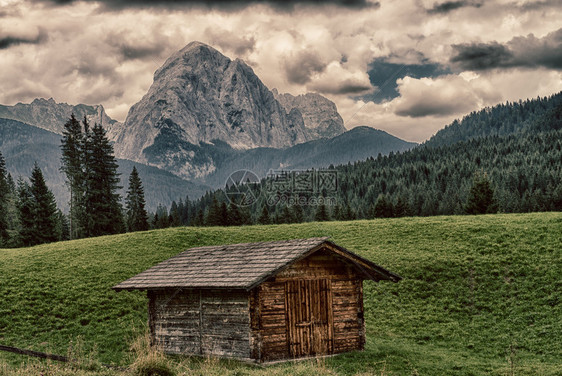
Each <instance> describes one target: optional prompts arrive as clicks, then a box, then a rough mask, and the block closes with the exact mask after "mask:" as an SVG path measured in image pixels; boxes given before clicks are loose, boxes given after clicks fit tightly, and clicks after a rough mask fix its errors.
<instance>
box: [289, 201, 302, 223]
mask: <svg viewBox="0 0 562 376" xmlns="http://www.w3.org/2000/svg"><path fill="white" fill-rule="evenodd" d="M291 211H292V213H291V216H292V217H293V220H294V221H295V223H302V222H304V211H303V210H302V206H300V205H299V204H295V205H293V207H292V210H291Z"/></svg>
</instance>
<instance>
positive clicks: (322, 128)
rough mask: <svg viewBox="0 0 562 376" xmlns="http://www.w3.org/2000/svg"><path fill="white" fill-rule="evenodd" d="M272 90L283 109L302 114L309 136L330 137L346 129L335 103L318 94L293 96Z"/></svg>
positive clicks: (315, 137) (314, 137)
mask: <svg viewBox="0 0 562 376" xmlns="http://www.w3.org/2000/svg"><path fill="white" fill-rule="evenodd" d="M272 92H273V95H274V96H275V99H277V101H278V102H279V103H280V104H281V106H283V108H284V109H285V111H287V112H290V111H292V110H298V111H299V112H300V113H301V114H302V117H303V120H304V125H305V126H306V128H307V130H308V132H309V134H310V136H311V138H313V139H317V138H331V137H335V136H338V135H340V134H342V133H343V132H345V131H346V129H345V126H344V125H343V119H342V118H341V116H340V114H339V113H338V109H337V108H336V105H335V103H334V102H332V101H330V100H329V99H327V98H325V97H323V96H321V95H320V94H316V93H308V94H304V95H298V96H294V95H291V94H279V92H278V91H277V89H273V91H272Z"/></svg>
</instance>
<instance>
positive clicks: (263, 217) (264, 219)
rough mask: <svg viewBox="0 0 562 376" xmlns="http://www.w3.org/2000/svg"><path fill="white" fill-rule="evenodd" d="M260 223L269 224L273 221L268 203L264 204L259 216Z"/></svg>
mask: <svg viewBox="0 0 562 376" xmlns="http://www.w3.org/2000/svg"><path fill="white" fill-rule="evenodd" d="M258 223H259V224H260V225H268V224H270V223H271V218H270V217H269V210H267V205H265V204H264V205H263V208H262V210H261V214H260V216H259V218H258Z"/></svg>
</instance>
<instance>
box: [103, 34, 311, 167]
mask: <svg viewBox="0 0 562 376" xmlns="http://www.w3.org/2000/svg"><path fill="white" fill-rule="evenodd" d="M110 136H111V138H112V139H113V140H114V141H115V143H116V146H115V152H116V155H117V156H118V157H120V158H127V159H131V160H135V161H139V162H147V163H149V164H152V165H156V166H158V167H163V168H166V169H168V170H170V171H172V172H174V173H176V174H177V175H179V176H183V177H201V176H204V175H206V174H208V173H210V172H212V171H213V170H214V168H215V163H214V161H213V157H212V156H210V155H203V154H202V153H199V147H200V145H201V143H204V144H213V143H215V141H222V142H226V143H227V144H228V145H230V146H231V147H233V148H236V149H251V148H255V147H263V146H267V147H274V148H283V147H289V146H292V145H295V144H298V143H302V142H305V141H308V140H309V139H310V137H309V134H308V132H307V129H306V127H305V125H304V122H303V119H302V116H301V115H300V113H297V112H292V113H289V114H287V112H286V111H285V110H284V108H283V107H282V106H281V105H280V104H279V102H278V101H277V100H275V97H274V96H273V94H272V93H271V91H269V89H268V88H267V87H266V86H265V85H264V84H263V83H262V82H261V81H260V79H259V78H258V77H257V76H256V75H255V74H254V72H253V70H252V68H250V67H249V66H248V65H246V64H245V63H244V62H243V61H241V60H239V59H236V60H231V59H229V58H228V57H226V56H224V55H222V54H221V53H220V52H218V51H217V50H215V49H213V48H212V47H209V46H207V45H205V44H202V43H199V42H192V43H190V44H189V45H187V46H186V47H185V48H183V49H182V50H180V51H178V52H176V53H175V54H174V55H172V56H171V57H170V58H169V59H168V60H167V61H166V62H165V63H164V65H163V66H162V67H160V68H159V69H158V70H157V71H156V73H155V74H154V82H153V84H152V86H151V87H150V89H149V90H148V93H147V94H146V95H145V96H144V97H143V98H142V99H141V101H140V102H138V103H137V104H135V105H134V106H133V107H132V108H131V109H130V111H129V114H128V115H127V119H126V121H125V123H124V124H123V126H121V127H118V128H115V129H114V130H113V131H112V132H110Z"/></svg>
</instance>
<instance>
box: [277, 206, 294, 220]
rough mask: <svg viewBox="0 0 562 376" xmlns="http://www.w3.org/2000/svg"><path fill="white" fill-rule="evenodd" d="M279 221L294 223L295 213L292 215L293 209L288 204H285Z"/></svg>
mask: <svg viewBox="0 0 562 376" xmlns="http://www.w3.org/2000/svg"><path fill="white" fill-rule="evenodd" d="M279 222H280V223H293V222H294V219H293V215H292V213H291V211H290V210H289V206H288V205H285V206H283V210H282V211H281V215H280V217H279Z"/></svg>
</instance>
